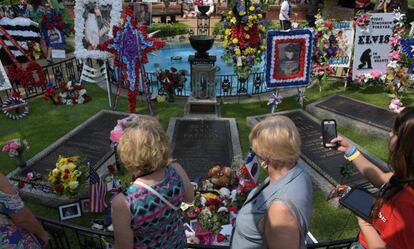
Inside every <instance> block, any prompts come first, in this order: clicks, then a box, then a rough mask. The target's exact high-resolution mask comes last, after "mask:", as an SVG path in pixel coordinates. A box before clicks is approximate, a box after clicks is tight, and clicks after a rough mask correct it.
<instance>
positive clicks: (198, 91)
mask: <svg viewBox="0 0 414 249" xmlns="http://www.w3.org/2000/svg"><path fill="white" fill-rule="evenodd" d="M191 70H192V71H191V75H192V77H191V89H192V90H191V96H192V97H194V98H196V99H211V98H214V97H216V78H215V77H216V66H214V65H213V64H197V65H193V66H192V67H191Z"/></svg>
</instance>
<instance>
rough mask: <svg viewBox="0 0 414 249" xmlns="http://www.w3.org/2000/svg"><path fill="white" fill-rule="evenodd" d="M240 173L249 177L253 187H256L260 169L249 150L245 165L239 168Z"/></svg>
mask: <svg viewBox="0 0 414 249" xmlns="http://www.w3.org/2000/svg"><path fill="white" fill-rule="evenodd" d="M241 171H242V172H243V173H244V174H246V175H247V176H248V177H249V180H250V182H251V183H252V184H253V186H257V183H258V181H259V176H260V168H259V164H258V162H257V158H256V154H255V153H254V152H253V150H252V149H250V150H249V155H247V159H246V163H245V164H244V165H243V167H242V168H241Z"/></svg>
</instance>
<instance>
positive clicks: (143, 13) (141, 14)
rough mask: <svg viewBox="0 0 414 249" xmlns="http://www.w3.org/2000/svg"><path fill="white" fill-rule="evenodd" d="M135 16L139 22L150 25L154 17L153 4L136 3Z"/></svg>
mask: <svg viewBox="0 0 414 249" xmlns="http://www.w3.org/2000/svg"><path fill="white" fill-rule="evenodd" d="M134 16H135V19H136V20H137V23H138V24H140V25H147V26H149V25H150V24H151V19H152V4H151V3H134Z"/></svg>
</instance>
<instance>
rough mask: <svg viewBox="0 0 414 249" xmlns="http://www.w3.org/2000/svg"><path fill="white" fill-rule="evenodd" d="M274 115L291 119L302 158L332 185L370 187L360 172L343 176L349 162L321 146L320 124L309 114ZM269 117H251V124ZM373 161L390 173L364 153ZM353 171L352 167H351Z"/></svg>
mask: <svg viewBox="0 0 414 249" xmlns="http://www.w3.org/2000/svg"><path fill="white" fill-rule="evenodd" d="M272 115H284V116H286V117H288V118H290V119H291V120H292V121H293V123H295V125H296V127H297V128H298V130H299V134H300V136H301V140H302V146H301V155H300V157H301V158H302V159H303V160H304V161H305V162H306V163H308V164H309V165H310V166H311V167H312V168H314V169H315V170H316V171H317V172H318V173H319V174H321V175H322V176H323V177H325V178H326V179H327V180H328V181H329V182H330V183H331V184H333V185H337V184H345V185H349V186H355V185H360V184H362V185H365V186H369V184H368V182H367V181H366V180H365V178H363V177H362V175H361V174H359V172H357V171H356V170H352V171H351V172H348V173H349V176H348V177H344V176H343V175H342V174H341V170H342V171H343V170H345V169H346V168H349V166H348V165H349V162H348V161H347V160H346V159H345V158H344V156H343V153H340V152H337V151H336V150H330V149H327V148H324V147H323V146H322V144H321V139H320V136H321V126H320V123H319V122H317V121H315V120H314V119H313V118H311V117H310V115H309V114H306V113H305V112H303V111H301V110H294V111H287V112H281V113H277V114H272ZM267 116H269V115H263V116H257V117H249V118H248V120H249V124H250V125H254V124H255V123H257V122H259V121H260V120H262V119H264V118H266V117H267ZM363 154H364V155H365V156H366V157H367V158H368V159H369V160H371V161H374V162H375V164H377V165H378V164H380V165H378V166H379V167H380V168H381V169H382V170H383V171H389V170H388V168H387V166H386V164H385V163H384V162H382V161H380V160H379V159H378V158H376V157H375V156H373V155H371V154H369V155H368V153H365V152H363ZM351 169H352V167H351Z"/></svg>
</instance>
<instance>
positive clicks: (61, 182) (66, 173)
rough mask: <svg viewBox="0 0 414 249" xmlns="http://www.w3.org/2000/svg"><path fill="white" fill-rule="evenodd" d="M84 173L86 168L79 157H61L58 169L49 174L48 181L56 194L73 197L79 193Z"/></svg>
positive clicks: (57, 165)
mask: <svg viewBox="0 0 414 249" xmlns="http://www.w3.org/2000/svg"><path fill="white" fill-rule="evenodd" d="M84 172H86V166H85V165H83V164H82V163H81V160H80V158H79V157H78V156H72V157H64V156H59V158H58V160H57V163H56V167H55V168H54V169H53V170H52V171H50V172H49V176H48V180H49V183H50V184H51V185H52V187H53V189H54V191H55V193H56V194H59V195H66V196H73V195H75V194H77V192H78V189H79V185H80V184H79V182H80V180H81V177H82V176H83V173H84Z"/></svg>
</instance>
